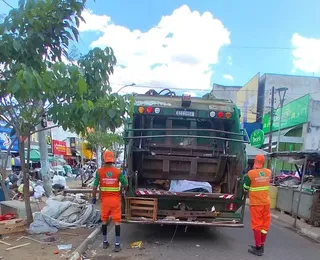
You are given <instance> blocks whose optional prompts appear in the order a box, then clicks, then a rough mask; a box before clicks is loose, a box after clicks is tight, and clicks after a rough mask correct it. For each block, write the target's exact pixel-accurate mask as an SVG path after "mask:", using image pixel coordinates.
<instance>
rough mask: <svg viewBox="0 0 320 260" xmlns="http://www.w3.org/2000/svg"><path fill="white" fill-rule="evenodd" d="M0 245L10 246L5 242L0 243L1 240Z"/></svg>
mask: <svg viewBox="0 0 320 260" xmlns="http://www.w3.org/2000/svg"><path fill="white" fill-rule="evenodd" d="M0 244H4V245H6V246H11V244H9V243H7V242H4V241H1V240H0Z"/></svg>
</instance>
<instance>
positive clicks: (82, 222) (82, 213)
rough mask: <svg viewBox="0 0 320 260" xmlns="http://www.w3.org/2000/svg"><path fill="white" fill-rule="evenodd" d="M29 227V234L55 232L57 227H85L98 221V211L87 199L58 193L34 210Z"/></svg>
mask: <svg viewBox="0 0 320 260" xmlns="http://www.w3.org/2000/svg"><path fill="white" fill-rule="evenodd" d="M33 219H34V221H33V223H31V225H30V227H29V230H28V231H29V233H30V234H40V233H56V232H57V231H58V230H59V229H67V228H78V227H85V226H87V225H89V224H97V223H99V221H100V212H99V211H98V210H96V209H95V208H94V207H93V205H91V204H89V203H88V202H87V201H85V200H83V199H80V198H77V197H76V196H74V195H69V196H62V195H58V196H55V197H52V198H50V199H48V200H47V201H46V206H45V207H44V208H43V209H42V210H41V211H40V212H35V213H34V217H33Z"/></svg>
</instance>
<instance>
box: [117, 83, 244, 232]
mask: <svg viewBox="0 0 320 260" xmlns="http://www.w3.org/2000/svg"><path fill="white" fill-rule="evenodd" d="M163 92H166V93H165V94H163ZM134 99H135V103H134V113H133V117H132V118H131V121H130V122H129V123H128V124H127V125H126V127H125V136H124V138H125V140H126V142H125V161H126V165H127V172H128V181H129V191H128V192H127V199H126V202H125V203H126V205H124V214H123V222H127V223H142V224H180V225H202V226H206V225H210V226H226V227H243V214H244V207H245V195H244V193H243V189H242V173H243V172H244V170H245V169H246V167H247V156H246V151H245V147H246V146H245V143H248V142H249V138H248V136H247V134H246V132H245V130H242V129H241V128H240V111H239V109H238V108H237V106H236V105H235V104H234V103H233V102H232V101H231V100H226V99H217V98H215V97H214V96H212V95H209V94H207V95H205V96H204V97H202V98H196V97H191V96H189V95H182V96H177V95H176V94H175V93H174V92H173V91H170V90H169V89H165V90H163V91H160V92H159V93H158V92H156V91H155V90H149V91H148V92H147V93H146V94H143V95H136V96H135V97H134ZM139 203H140V204H139ZM146 205H149V206H151V209H149V210H148V207H147V206H146ZM148 214H149V215H148Z"/></svg>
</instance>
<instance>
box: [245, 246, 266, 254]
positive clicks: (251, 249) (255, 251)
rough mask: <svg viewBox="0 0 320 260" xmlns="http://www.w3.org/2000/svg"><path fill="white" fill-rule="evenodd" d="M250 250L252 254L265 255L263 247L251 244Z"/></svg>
mask: <svg viewBox="0 0 320 260" xmlns="http://www.w3.org/2000/svg"><path fill="white" fill-rule="evenodd" d="M248 252H249V253H250V254H253V255H257V256H262V255H263V252H262V247H259V248H257V247H255V246H251V247H249V249H248Z"/></svg>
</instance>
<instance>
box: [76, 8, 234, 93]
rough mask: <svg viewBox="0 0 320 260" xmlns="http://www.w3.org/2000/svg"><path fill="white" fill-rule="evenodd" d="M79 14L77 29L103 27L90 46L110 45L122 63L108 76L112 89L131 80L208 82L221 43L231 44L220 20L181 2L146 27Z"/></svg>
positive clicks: (178, 84)
mask: <svg viewBox="0 0 320 260" xmlns="http://www.w3.org/2000/svg"><path fill="white" fill-rule="evenodd" d="M83 15H84V17H85V19H86V21H87V24H86V25H81V27H80V31H82V32H84V31H99V32H101V33H102V36H101V37H99V38H98V39H97V40H95V41H93V42H92V43H91V46H92V47H96V46H98V47H105V46H111V47H112V48H113V49H114V51H115V55H116V57H117V60H118V65H121V66H117V68H116V69H115V74H114V75H113V76H112V78H111V83H113V84H112V86H113V89H114V90H117V89H119V88H120V87H121V86H122V85H125V84H131V83H133V82H134V83H136V84H137V85H143V86H148V88H149V87H154V88H155V87H161V88H164V87H175V88H181V89H198V88H199V89H204V88H210V80H211V77H212V74H213V70H212V67H211V65H212V64H216V63H217V62H218V54H219V50H220V48H221V47H222V46H225V45H228V44H230V32H229V31H228V30H227V29H226V28H225V27H224V25H223V24H222V22H221V21H220V20H218V19H216V18H214V17H213V15H212V14H211V13H209V12H204V13H203V14H200V13H199V12H198V11H191V10H190V8H189V7H188V6H186V5H183V6H181V7H180V8H178V9H176V10H174V11H173V13H172V14H171V15H167V16H163V17H162V18H161V19H160V21H159V23H158V24H157V25H156V26H154V27H152V28H151V29H149V30H148V31H146V32H142V31H140V30H130V29H128V28H126V27H124V26H120V25H116V24H113V23H112V22H111V19H110V17H108V16H106V15H103V16H98V15H95V14H93V13H92V12H91V11H86V12H84V13H83ZM134 89H135V90H136V89H137V88H134ZM127 91H129V88H128V90H127Z"/></svg>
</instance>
